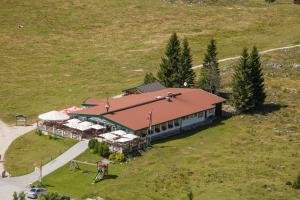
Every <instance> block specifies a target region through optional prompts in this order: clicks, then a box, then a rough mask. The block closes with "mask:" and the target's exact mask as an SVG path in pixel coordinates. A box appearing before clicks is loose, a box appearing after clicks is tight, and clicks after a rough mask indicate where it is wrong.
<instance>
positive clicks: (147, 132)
mask: <svg viewBox="0 0 300 200" xmlns="http://www.w3.org/2000/svg"><path fill="white" fill-rule="evenodd" d="M224 102H225V99H223V98H221V97H218V96H216V95H214V94H211V93H208V92H206V91H203V90H200V89H191V88H160V89H159V90H158V91H151V92H146V93H140V94H136V93H133V94H127V95H125V96H122V97H119V98H110V99H103V100H98V99H94V98H88V99H87V100H85V101H84V102H83V104H82V106H84V109H82V110H79V111H75V112H72V113H69V115H70V116H72V117H76V118H82V119H84V120H91V119H93V120H95V119H99V120H102V121H105V122H107V123H109V124H110V125H111V131H114V130H123V131H125V132H127V133H132V134H135V135H137V136H140V137H146V136H148V137H150V138H151V141H153V140H157V139H161V138H165V137H169V136H171V135H175V134H181V133H183V132H185V131H187V130H191V129H195V128H197V127H200V126H202V125H204V124H207V123H211V122H212V121H213V119H215V118H217V117H220V116H221V115H222V103H224Z"/></svg>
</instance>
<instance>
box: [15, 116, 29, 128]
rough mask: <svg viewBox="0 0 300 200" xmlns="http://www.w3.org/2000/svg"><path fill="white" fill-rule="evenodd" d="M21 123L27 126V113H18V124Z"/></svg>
mask: <svg viewBox="0 0 300 200" xmlns="http://www.w3.org/2000/svg"><path fill="white" fill-rule="evenodd" d="M20 123H21V124H22V125H23V126H26V123H27V116H25V115H16V126H19V125H20Z"/></svg>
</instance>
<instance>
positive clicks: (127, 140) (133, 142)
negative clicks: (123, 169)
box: [97, 130, 146, 154]
mask: <svg viewBox="0 0 300 200" xmlns="http://www.w3.org/2000/svg"><path fill="white" fill-rule="evenodd" d="M97 139H98V141H99V142H106V143H107V144H108V145H109V148H110V150H111V151H113V152H118V153H124V154H126V153H129V152H131V151H133V150H137V149H140V148H141V147H142V146H144V145H145V144H146V140H144V139H143V138H141V137H139V136H137V135H134V134H132V133H126V132H125V131H122V130H117V131H113V132H109V133H104V134H101V135H99V136H98V138H97Z"/></svg>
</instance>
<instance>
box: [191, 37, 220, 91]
mask: <svg viewBox="0 0 300 200" xmlns="http://www.w3.org/2000/svg"><path fill="white" fill-rule="evenodd" d="M220 81H221V78H220V70H219V63H218V59H217V46H216V41H215V40H214V39H211V41H210V43H209V44H208V46H207V53H206V54H205V56H204V62H203V67H202V68H201V77H200V79H199V81H198V84H197V85H198V87H200V88H201V89H203V90H206V91H208V92H211V93H214V94H215V93H216V92H217V91H218V89H219V87H220Z"/></svg>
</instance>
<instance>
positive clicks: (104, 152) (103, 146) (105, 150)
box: [98, 142, 109, 158]
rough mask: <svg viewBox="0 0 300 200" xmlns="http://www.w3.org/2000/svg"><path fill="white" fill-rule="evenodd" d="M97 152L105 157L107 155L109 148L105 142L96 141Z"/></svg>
mask: <svg viewBox="0 0 300 200" xmlns="http://www.w3.org/2000/svg"><path fill="white" fill-rule="evenodd" d="M98 153H99V155H100V156H102V157H105V158H107V157H108V156H109V148H108V146H107V144H106V143H104V142H100V143H98Z"/></svg>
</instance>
